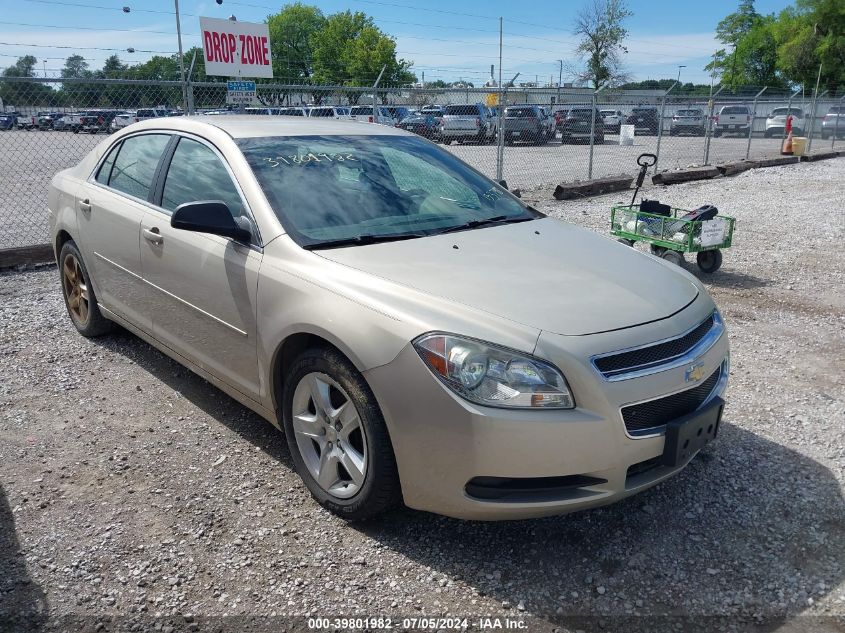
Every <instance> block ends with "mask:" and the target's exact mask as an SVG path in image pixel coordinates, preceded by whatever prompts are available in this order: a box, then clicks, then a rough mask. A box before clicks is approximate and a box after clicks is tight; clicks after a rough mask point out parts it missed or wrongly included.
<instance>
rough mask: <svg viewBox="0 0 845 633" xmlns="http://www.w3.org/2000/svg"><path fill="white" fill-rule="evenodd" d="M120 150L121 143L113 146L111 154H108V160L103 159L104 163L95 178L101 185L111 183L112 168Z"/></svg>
mask: <svg viewBox="0 0 845 633" xmlns="http://www.w3.org/2000/svg"><path fill="white" fill-rule="evenodd" d="M119 150H120V143H118V144H117V145H115V146H114V147H112V150H111V151H110V152H109V155H108V156H106V160H104V161H103V164H102V165H100V169H99V171H98V172H97V178H96V179H95V180H96V181H97V182H98V183H100V184H101V185H107V184H109V176H111V168H112V165H114V159H115V158H117V152H118V151H119Z"/></svg>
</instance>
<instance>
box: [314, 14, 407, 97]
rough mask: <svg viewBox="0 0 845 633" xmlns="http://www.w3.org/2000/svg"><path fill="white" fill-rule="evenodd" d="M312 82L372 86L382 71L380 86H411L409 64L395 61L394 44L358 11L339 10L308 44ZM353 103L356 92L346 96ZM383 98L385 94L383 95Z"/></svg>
mask: <svg viewBox="0 0 845 633" xmlns="http://www.w3.org/2000/svg"><path fill="white" fill-rule="evenodd" d="M312 50H313V62H314V74H313V76H312V78H313V81H314V83H318V84H320V83H321V84H335V83H336V84H342V85H346V86H372V85H373V84H374V83H375V81H376V79H377V78H378V76H379V73H380V72H381V70H382V68H384V69H385V72H384V74H383V75H382V79H381V85H383V86H399V85H402V84H407V83H413V82H415V81H416V79H417V78H416V76H415V75H414V74H413V73H411V72H410V67H411V63H410V62H407V61H405V60H403V59H397V58H396V42H394V41H393V39H392V38H391V37H389V36H387V35H385V34H384V33H382V31H381V30H380V29H379V28H378V27H377V26H375V24H373V19H372V18H371V17H369V16H367V15H366V14H364V13H361V12H360V11H356V12H354V13H353V12H352V11H343V12H341V13H335V14H333V15H330V16H329V17H328V18H326V21H325V23H324V24H323V27H322V28H321V29H320V31H319V32H318V33H316V34H315V35H314V38H313V41H312ZM346 96H347V97H348V98H349V100H350V102H353V103H356V102H357V101H358V98H359V97H360V93H359V92H354V91H349V92H347V93H346ZM385 97H386V93H385Z"/></svg>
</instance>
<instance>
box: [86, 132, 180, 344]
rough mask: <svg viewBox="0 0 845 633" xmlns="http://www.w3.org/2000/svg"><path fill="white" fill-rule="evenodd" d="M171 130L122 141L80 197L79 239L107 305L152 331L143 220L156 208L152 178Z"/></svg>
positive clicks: (116, 145)
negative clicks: (144, 272)
mask: <svg viewBox="0 0 845 633" xmlns="http://www.w3.org/2000/svg"><path fill="white" fill-rule="evenodd" d="M169 140H170V135H169V134H165V133H154V134H152V133H151V134H138V135H134V136H130V137H127V138H126V139H124V140H123V141H122V142H119V143H116V144H115V145H114V146H113V147H112V148H111V149H110V150H109V152H108V153H107V154H106V157H105V160H103V162H102V163H101V164H100V166H99V168H98V169H97V171H96V172H95V174H94V177H93V178H91V179H90V180H89V181H88V182H86V183H85V184H84V185H83V186H82V187H81V189H80V195H79V198H78V201H77V205H78V210H77V218H78V221H79V229H80V230H79V241H80V243H81V244H80V245H81V247H82V250H83V257H84V258H85V262H86V264H87V266H88V268H89V269H90V270H91V272H92V276H93V278H94V280H95V289H96V291H97V297H98V299H99V301H100V302H101V303H102V305H103V306H104V307H105V308H107V309H108V310H111V311H112V312H114V313H116V314H117V315H118V316H121V317H123V318H125V319H126V320H128V321H129V322H130V323H132V324H134V325H135V326H137V327H139V328H141V329H143V330H145V331H147V332H151V331H152V320H151V317H150V313H149V310H148V303H147V297H148V295H147V289H146V287H145V284H144V282H143V277H142V274H141V255H140V248H139V237H140V230H141V221H142V220H143V218H144V217H145V216H146V215H147V213H148V212H149V211H150V206H149V199H150V197H151V194H152V183H153V180H154V179H155V174H156V171H157V170H158V166H159V162H160V160H161V157H162V155H163V153H164V149H165V148H166V147H167V144H168V142H169Z"/></svg>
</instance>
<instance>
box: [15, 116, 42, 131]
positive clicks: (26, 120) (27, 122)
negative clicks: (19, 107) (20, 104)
mask: <svg viewBox="0 0 845 633" xmlns="http://www.w3.org/2000/svg"><path fill="white" fill-rule="evenodd" d="M15 125H16V126H17V128H18V129H19V130H35V129H38V117H37V116H35V115H33V114H20V113H19V114H18V115H17V117H16V118H15Z"/></svg>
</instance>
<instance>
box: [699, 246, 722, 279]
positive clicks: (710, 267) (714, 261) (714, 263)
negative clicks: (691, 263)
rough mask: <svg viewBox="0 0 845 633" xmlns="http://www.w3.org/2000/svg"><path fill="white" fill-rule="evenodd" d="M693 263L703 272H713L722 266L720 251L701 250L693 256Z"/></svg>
mask: <svg viewBox="0 0 845 633" xmlns="http://www.w3.org/2000/svg"><path fill="white" fill-rule="evenodd" d="M695 263H696V264H698V267H699V268H700V269H701V272H703V273H715V272H716V271H717V270H719V268H721V266H722V251H720V250H719V249H716V250H714V251H701V252H700V253H698V254H697V255H696V256H695Z"/></svg>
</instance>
